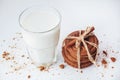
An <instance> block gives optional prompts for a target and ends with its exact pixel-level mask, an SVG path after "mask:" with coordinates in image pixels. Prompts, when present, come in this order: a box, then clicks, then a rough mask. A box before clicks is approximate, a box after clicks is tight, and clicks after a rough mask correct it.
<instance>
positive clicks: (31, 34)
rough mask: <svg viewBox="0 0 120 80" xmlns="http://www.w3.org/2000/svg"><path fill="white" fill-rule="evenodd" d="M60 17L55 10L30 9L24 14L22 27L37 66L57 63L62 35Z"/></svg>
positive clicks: (21, 20)
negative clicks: (56, 51)
mask: <svg viewBox="0 0 120 80" xmlns="http://www.w3.org/2000/svg"><path fill="white" fill-rule="evenodd" d="M59 23H60V15H59V13H58V12H57V11H56V10H54V9H53V8H40V7H35V8H30V9H28V10H26V11H25V12H23V14H22V15H21V19H20V25H21V26H22V28H23V31H22V34H23V39H24V41H25V42H26V44H27V46H28V47H27V48H28V52H29V55H30V57H31V59H32V61H33V62H34V63H35V64H36V65H37V66H40V65H46V66H49V65H50V64H52V63H53V62H54V61H55V50H56V47H57V44H58V40H59V34H60V27H59V26H60V24H59Z"/></svg>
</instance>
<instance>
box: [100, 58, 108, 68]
mask: <svg viewBox="0 0 120 80" xmlns="http://www.w3.org/2000/svg"><path fill="white" fill-rule="evenodd" d="M101 63H102V65H104V68H106V67H107V61H106V60H105V59H102V61H101Z"/></svg>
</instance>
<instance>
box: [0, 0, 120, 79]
mask: <svg viewBox="0 0 120 80" xmlns="http://www.w3.org/2000/svg"><path fill="white" fill-rule="evenodd" d="M33 5H46V6H52V7H55V8H57V9H58V10H59V12H60V13H61V16H62V22H61V34H60V35H61V36H60V43H59V48H60V47H61V43H62V41H63V39H64V38H65V37H66V36H67V35H68V34H69V33H70V32H71V31H74V30H78V29H85V28H86V26H91V25H94V26H95V29H96V30H95V33H96V35H97V36H98V38H99V39H100V40H102V38H101V37H100V36H101V35H103V34H105V35H107V36H106V39H107V41H110V42H113V43H116V44H117V45H120V36H119V34H120V31H119V30H120V0H0V39H7V38H8V37H10V36H11V35H12V34H13V33H15V32H18V31H20V26H19V24H18V17H19V15H20V13H21V12H22V11H23V10H24V9H25V8H27V7H30V6H33ZM103 40H104V39H103ZM111 45H114V44H111ZM117 49H119V47H117ZM68 68H69V67H68ZM71 69H73V68H69V69H66V70H64V71H67V72H68V73H69V72H70V71H71V72H70V74H66V75H61V76H59V77H58V76H56V77H55V76H54V77H47V76H46V75H44V76H43V74H46V73H37V72H35V71H34V72H33V73H34V74H33V73H32V74H33V76H34V77H33V79H32V78H31V80H66V79H69V80H75V79H76V80H83V79H84V78H82V79H80V77H79V74H77V73H75V72H74V70H71ZM0 70H1V68H0ZM87 70H89V69H87ZM116 70H117V69H116ZM59 71H60V73H61V70H58V72H59ZM93 71H94V70H93ZM93 71H92V73H93ZM119 71H120V70H119ZM54 72H55V71H53V73H54ZM86 72H89V73H88V74H90V71H86ZM72 73H75V74H72ZM92 73H91V75H92ZM108 73H109V72H108ZM113 73H114V72H113ZM118 73H119V74H118ZM35 74H37V75H35ZM40 74H41V75H42V76H43V79H40V78H41V75H40ZM115 74H117V75H120V72H118V71H117V72H115ZM86 75H87V74H84V75H82V76H84V77H85V76H86ZM93 75H94V76H95V75H96V74H93ZM106 75H107V74H106ZM12 76H13V77H10V76H9V77H10V78H9V79H7V80H16V79H20V80H26V78H24V77H23V76H25V75H24V74H23V76H18V77H16V78H15V79H14V76H15V75H12ZM49 76H51V75H49ZM0 77H1V76H0ZM2 77H4V76H2ZM2 77H1V78H0V79H2ZM19 77H22V78H19ZM97 77H98V76H95V78H91V77H90V78H89V79H86V78H85V80H92V79H95V80H101V79H100V78H99V79H98V78H97ZM118 78H119V79H120V77H119V76H118V77H116V78H113V79H111V78H109V77H106V78H104V79H103V80H119V79H118ZM2 80H6V79H4V78H3V79H2Z"/></svg>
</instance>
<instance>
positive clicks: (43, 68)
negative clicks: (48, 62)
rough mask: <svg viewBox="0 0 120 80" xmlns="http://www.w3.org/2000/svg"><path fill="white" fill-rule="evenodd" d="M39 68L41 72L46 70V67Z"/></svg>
mask: <svg viewBox="0 0 120 80" xmlns="http://www.w3.org/2000/svg"><path fill="white" fill-rule="evenodd" d="M38 68H39V69H40V71H43V70H45V68H46V67H45V66H39V67H38Z"/></svg>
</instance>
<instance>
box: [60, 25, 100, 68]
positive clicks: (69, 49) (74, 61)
mask: <svg viewBox="0 0 120 80" xmlns="http://www.w3.org/2000/svg"><path fill="white" fill-rule="evenodd" d="M91 29H93V30H94V27H92V28H91ZM93 30H91V31H89V32H88V33H87V34H86V35H84V33H85V32H86V31H87V30H81V34H80V31H74V32H72V33H71V34H69V35H68V36H67V38H66V39H65V40H64V42H63V43H64V44H63V47H62V55H63V58H64V61H65V62H66V63H67V64H68V65H70V66H72V67H75V68H78V67H80V68H85V67H88V66H90V65H92V64H93V62H94V61H95V59H96V55H97V46H98V39H97V37H96V36H95V34H94V33H92V31H93ZM83 35H84V42H85V44H86V45H87V49H88V51H89V53H88V51H87V50H86V47H85V45H84V43H83V42H82V41H81V40H80V39H81V37H83ZM69 36H72V37H76V38H68V37H69ZM77 39H79V42H80V45H79V46H78V47H79V48H76V40H77ZM78 49H80V51H79V59H80V61H78V55H77V52H78ZM88 54H90V55H88ZM90 56H91V57H92V59H93V61H91V60H90ZM78 62H79V64H80V65H78Z"/></svg>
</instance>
